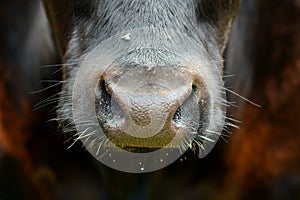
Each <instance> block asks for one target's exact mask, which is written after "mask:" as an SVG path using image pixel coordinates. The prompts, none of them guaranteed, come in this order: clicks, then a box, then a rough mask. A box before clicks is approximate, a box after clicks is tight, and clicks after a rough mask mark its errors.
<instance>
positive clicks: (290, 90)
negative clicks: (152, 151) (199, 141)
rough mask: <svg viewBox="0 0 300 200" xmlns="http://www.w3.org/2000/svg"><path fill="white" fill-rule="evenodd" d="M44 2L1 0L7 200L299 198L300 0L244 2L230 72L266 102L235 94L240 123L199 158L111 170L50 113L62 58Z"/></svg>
mask: <svg viewBox="0 0 300 200" xmlns="http://www.w3.org/2000/svg"><path fill="white" fill-rule="evenodd" d="M38 6H41V5H40V2H39V0H10V1H8V0H0V200H14V199H46V200H47V199H59V200H60V199H70V200H71V199H72V200H73V199H138V200H140V199H158V198H159V199H195V200H196V199H253V198H256V199H300V151H299V150H300V148H299V147H300V105H299V100H300V34H299V32H300V1H299V0H285V1H282V0H242V2H241V7H240V11H239V15H238V18H237V20H236V22H235V24H234V26H233V30H232V33H231V37H230V40H229V42H228V47H227V49H226V51H225V55H224V56H225V65H226V67H225V72H224V77H225V78H224V79H225V83H226V86H227V87H228V88H230V89H231V90H233V91H235V92H237V93H239V94H241V95H242V96H245V97H247V98H248V99H250V100H251V101H253V102H255V103H256V104H259V105H260V106H261V107H257V106H254V105H252V104H250V103H247V102H246V101H244V100H242V99H241V98H239V97H237V96H236V95H233V94H232V93H228V95H227V96H228V99H229V100H230V101H232V102H237V104H238V106H237V107H232V108H230V109H229V113H228V116H229V117H231V116H233V118H235V119H238V120H241V121H243V123H240V124H238V125H239V127H240V129H233V130H230V131H231V132H232V134H231V135H230V137H228V138H226V140H222V139H220V140H219V141H218V144H217V145H216V147H215V148H214V150H213V151H212V152H211V153H210V154H209V155H208V156H207V157H205V158H203V159H201V160H200V159H198V158H197V156H196V155H194V153H193V152H191V151H189V152H186V153H185V154H184V155H183V157H182V159H181V160H178V161H176V162H175V163H173V164H172V165H170V166H169V167H167V168H165V169H162V170H159V171H156V172H153V173H147V174H127V173H123V172H118V171H115V170H113V169H110V168H107V167H105V166H103V165H102V164H101V163H99V162H98V161H96V160H95V159H94V158H93V157H91V156H90V155H89V153H87V152H86V151H85V150H84V149H83V148H82V145H81V144H80V143H76V144H75V145H74V146H73V147H72V148H70V149H68V148H67V147H68V146H69V143H70V141H69V142H68V141H67V139H68V136H67V135H63V134H62V133H61V131H60V129H59V127H58V124H57V123H56V122H55V121H52V120H51V119H53V118H55V107H56V105H57V100H58V99H56V98H57V97H58V95H57V94H58V93H59V91H60V88H61V83H60V81H61V75H62V74H61V65H53V64H57V63H61V62H62V61H60V60H59V55H58V53H57V51H56V49H55V45H54V43H53V42H52V36H51V34H50V33H47V21H46V18H45V16H44V15H42V13H39V12H35V11H36V10H39V9H37V8H38ZM39 20H44V21H45V23H44V25H43V26H35V25H36V24H40V23H38V22H39ZM229 75H230V76H229ZM231 75H233V76H231ZM33 91H36V92H33ZM49 97H54V100H52V101H48V100H49V99H47V98H49ZM43 100H44V101H43ZM40 102H42V103H40ZM35 106H36V107H35ZM34 108H36V109H34Z"/></svg>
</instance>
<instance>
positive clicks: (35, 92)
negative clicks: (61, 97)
mask: <svg viewBox="0 0 300 200" xmlns="http://www.w3.org/2000/svg"><path fill="white" fill-rule="evenodd" d="M60 84H62V83H61V82H59V83H55V84H53V85H50V86H48V87H46V88H43V89H40V90H36V91H32V92H30V94H37V93H40V92H44V91H46V90H49V89H51V88H54V87H56V86H58V85H60Z"/></svg>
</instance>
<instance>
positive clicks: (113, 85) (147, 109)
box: [99, 66, 198, 148]
mask: <svg viewBox="0 0 300 200" xmlns="http://www.w3.org/2000/svg"><path fill="white" fill-rule="evenodd" d="M120 70H121V72H120ZM102 78H103V81H102V84H104V85H105V86H104V87H103V86H102V87H99V89H100V90H106V91H101V92H100V93H102V94H103V93H106V94H107V96H110V109H109V110H110V111H109V115H110V117H109V118H107V120H106V121H105V122H104V121H102V122H101V120H100V121H99V122H100V124H101V123H102V127H103V129H104V132H105V134H106V135H107V136H108V138H109V139H110V140H111V141H112V142H113V143H115V144H116V145H118V146H121V147H122V148H124V147H125V148H126V147H142V148H162V147H165V146H166V145H168V144H169V143H170V142H171V140H173V139H174V138H176V137H177V138H178V145H179V144H180V143H181V142H182V141H180V138H182V137H185V135H184V134H185V132H187V130H186V131H185V129H187V128H188V124H186V126H187V127H185V126H184V124H181V125H180V126H179V124H177V123H176V122H175V121H174V116H175V113H176V117H177V118H180V116H181V113H180V109H179V108H180V106H182V105H183V104H184V103H185V102H186V101H187V99H189V98H191V95H192V83H193V80H192V77H191V76H190V74H188V73H183V72H180V73H179V72H178V70H170V68H167V67H161V66H155V67H152V68H149V67H138V68H128V69H119V70H116V69H113V70H107V71H106V72H105V73H104V74H103V77H102ZM100 98H102V97H100ZM189 106H190V107H193V106H192V105H189ZM197 106H198V105H197V102H194V107H195V108H194V109H196V107H197ZM99 115H103V113H99ZM100 118H101V117H100ZM173 141H174V140H173ZM173 145H175V146H176V144H173Z"/></svg>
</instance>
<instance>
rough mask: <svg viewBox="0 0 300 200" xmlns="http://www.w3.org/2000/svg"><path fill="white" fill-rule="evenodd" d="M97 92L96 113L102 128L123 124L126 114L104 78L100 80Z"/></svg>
mask: <svg viewBox="0 0 300 200" xmlns="http://www.w3.org/2000/svg"><path fill="white" fill-rule="evenodd" d="M95 94H96V96H95V106H96V113H97V117H98V122H99V124H100V125H101V126H102V128H104V129H105V128H107V127H111V128H113V127H118V126H119V125H120V124H122V123H123V121H124V116H125V115H124V112H123V110H122V109H121V107H120V105H119V104H118V103H117V101H116V100H115V98H114V95H113V91H112V90H111V89H110V87H108V85H107V82H106V81H105V80H104V79H100V80H99V83H98V85H97V87H96V92H95Z"/></svg>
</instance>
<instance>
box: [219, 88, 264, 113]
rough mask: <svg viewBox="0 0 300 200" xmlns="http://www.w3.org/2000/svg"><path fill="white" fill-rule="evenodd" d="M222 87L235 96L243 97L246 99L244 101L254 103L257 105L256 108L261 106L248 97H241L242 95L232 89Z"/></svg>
mask: <svg viewBox="0 0 300 200" xmlns="http://www.w3.org/2000/svg"><path fill="white" fill-rule="evenodd" d="M224 89H225V90H226V91H227V92H230V93H231V94H234V95H236V96H237V97H239V98H241V99H243V100H244V101H246V102H248V103H250V104H252V105H254V106H256V107H258V108H260V107H261V106H260V105H258V104H256V103H254V102H252V101H250V100H249V99H247V98H245V97H243V96H242V95H240V94H238V93H236V92H234V91H232V90H230V89H228V88H224Z"/></svg>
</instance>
